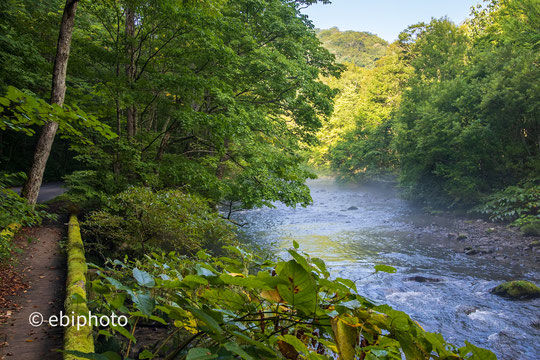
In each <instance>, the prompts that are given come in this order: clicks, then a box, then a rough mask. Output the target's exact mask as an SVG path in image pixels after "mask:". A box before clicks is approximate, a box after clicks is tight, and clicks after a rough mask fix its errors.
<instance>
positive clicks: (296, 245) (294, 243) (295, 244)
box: [292, 240, 300, 249]
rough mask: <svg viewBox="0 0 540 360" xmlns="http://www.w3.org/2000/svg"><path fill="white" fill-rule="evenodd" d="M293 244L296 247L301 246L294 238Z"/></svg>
mask: <svg viewBox="0 0 540 360" xmlns="http://www.w3.org/2000/svg"><path fill="white" fill-rule="evenodd" d="M292 244H293V247H294V248H295V249H298V248H299V247H300V245H298V242H297V241H296V240H293V242H292Z"/></svg>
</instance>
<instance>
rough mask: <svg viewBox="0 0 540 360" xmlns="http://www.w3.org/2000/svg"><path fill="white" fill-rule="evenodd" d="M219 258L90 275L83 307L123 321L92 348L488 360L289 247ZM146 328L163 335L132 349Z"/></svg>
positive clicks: (195, 354)
mask: <svg viewBox="0 0 540 360" xmlns="http://www.w3.org/2000/svg"><path fill="white" fill-rule="evenodd" d="M294 245H295V247H296V246H297V244H294ZM226 250H228V251H229V252H230V254H231V256H230V257H224V256H222V257H211V256H209V255H208V254H207V253H205V252H204V251H199V252H198V253H197V257H198V258H197V259H189V258H186V257H180V256H178V255H177V254H176V253H174V252H173V253H169V254H166V255H158V254H152V256H148V257H146V258H145V259H141V260H137V261H127V259H126V260H125V261H118V260H115V261H110V262H109V263H108V266H107V267H104V268H99V267H98V268H97V275H98V278H97V279H95V280H93V281H92V282H91V284H90V291H91V292H93V295H92V296H91V298H92V299H93V300H92V301H91V302H90V306H91V308H93V310H94V312H99V313H102V314H109V315H110V314H112V313H115V314H116V315H117V316H120V314H122V315H125V316H127V317H128V318H129V326H128V327H126V328H121V327H113V328H111V327H109V328H100V329H98V330H97V332H98V342H103V343H106V342H108V340H106V339H109V340H110V339H112V338H114V337H115V336H117V337H118V336H119V337H120V338H121V339H123V341H122V345H121V346H120V349H117V354H118V355H116V356H117V358H120V357H119V356H120V355H122V356H123V357H124V358H130V357H132V356H133V353H138V358H139V359H154V358H162V359H190V360H193V359H214V358H227V359H283V358H286V359H334V358H336V356H339V358H340V359H344V360H352V359H355V358H361V359H402V354H405V356H406V357H407V358H408V359H428V358H436V359H482V360H486V359H495V356H494V355H493V354H492V353H491V352H490V351H488V350H484V349H480V348H477V347H475V346H474V345H471V344H469V343H466V345H465V346H464V347H461V348H457V347H455V346H453V345H451V344H448V343H447V342H446V341H444V339H443V338H442V336H441V335H440V334H435V333H430V332H427V331H424V330H423V329H422V327H421V326H420V325H418V324H417V323H416V322H415V321H413V320H412V319H411V318H410V317H409V316H407V315H406V314H405V313H403V312H400V311H396V310H393V309H392V308H391V307H390V306H387V305H376V304H374V303H372V302H371V301H369V300H368V299H366V298H365V297H363V296H361V295H359V294H358V290H359V289H357V287H356V285H355V283H354V282H353V281H351V280H347V279H342V278H335V279H332V278H330V273H329V271H328V269H327V268H326V265H325V263H324V262H323V261H322V260H321V259H318V258H310V257H308V256H306V255H305V254H302V253H300V252H298V250H297V249H296V248H294V249H289V254H290V256H291V259H290V260H288V261H285V260H281V261H277V262H273V261H261V260H260V258H258V257H257V256H255V255H253V254H251V253H248V252H245V251H243V250H242V249H239V248H236V247H227V248H226ZM377 270H378V271H389V272H393V271H395V269H393V268H391V267H385V266H379V267H378V268H377ZM148 326H166V327H167V332H166V333H162V338H161V339H159V341H158V342H157V344H156V345H155V346H142V345H143V344H141V342H144V339H143V338H141V337H139V335H138V329H139V328H141V327H148ZM134 347H137V351H134ZM104 350H105V349H104ZM109 351H110V349H109ZM108 354H109V355H108V357H107V358H108V359H109V358H110V359H112V358H114V357H113V355H111V353H110V352H109V353H108ZM78 355H79V356H81V357H82V358H86V359H92V358H94V357H95V356H96V355H93V354H81V353H78ZM104 358H105V357H104Z"/></svg>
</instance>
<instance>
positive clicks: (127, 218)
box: [83, 188, 234, 258]
mask: <svg viewBox="0 0 540 360" xmlns="http://www.w3.org/2000/svg"><path fill="white" fill-rule="evenodd" d="M83 229H84V231H83V234H84V235H85V238H86V239H88V240H90V239H94V240H95V244H94V246H96V247H94V250H97V251H98V253H99V254H108V256H111V254H113V253H115V252H116V254H117V256H118V257H119V258H121V257H122V256H124V255H129V256H130V257H134V256H136V257H142V256H144V255H145V254H150V253H151V252H153V251H158V252H160V251H173V250H174V251H178V252H179V253H181V254H194V253H195V252H196V251H197V250H199V249H201V248H205V249H209V250H212V249H214V250H219V249H220V248H221V246H223V245H224V244H227V243H228V242H231V241H232V239H233V237H234V236H233V231H232V229H231V227H230V226H228V224H226V223H225V221H223V219H221V218H220V217H219V216H218V214H217V213H216V212H214V211H212V210H211V209H210V207H209V206H208V204H207V202H206V201H205V200H204V199H202V198H200V197H198V196H196V195H189V194H185V193H183V192H181V191H180V190H162V191H158V192H153V191H152V190H151V189H148V188H130V189H128V190H126V191H124V192H122V193H120V194H118V195H116V196H114V197H112V198H110V199H109V200H107V201H106V205H105V206H103V207H102V209H101V210H99V211H94V212H92V213H90V214H89V215H88V217H87V219H86V221H85V222H84V223H83ZM90 245H91V243H90V242H88V244H87V247H89V246H90Z"/></svg>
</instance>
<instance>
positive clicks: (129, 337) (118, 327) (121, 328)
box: [111, 325, 137, 343]
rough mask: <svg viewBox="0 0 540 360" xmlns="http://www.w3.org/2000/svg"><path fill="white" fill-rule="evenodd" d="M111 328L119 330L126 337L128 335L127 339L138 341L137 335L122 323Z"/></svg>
mask: <svg viewBox="0 0 540 360" xmlns="http://www.w3.org/2000/svg"><path fill="white" fill-rule="evenodd" d="M111 329H113V330H115V331H117V332H119V333H120V334H122V335H123V336H124V337H126V338H127V339H129V340H131V341H133V342H134V343H136V342H137V339H135V337H134V336H133V335H132V334H131V333H130V332H129V331H128V330H127V329H126V328H124V327H122V326H120V325H111Z"/></svg>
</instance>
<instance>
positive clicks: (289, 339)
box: [278, 335, 309, 355]
mask: <svg viewBox="0 0 540 360" xmlns="http://www.w3.org/2000/svg"><path fill="white" fill-rule="evenodd" d="M278 339H279V340H282V341H285V342H286V343H287V344H289V345H292V347H293V348H294V349H295V350H296V351H298V352H299V353H303V354H304V355H307V354H309V350H308V348H307V346H306V344H304V343H303V342H302V341H301V340H300V339H298V338H297V337H296V336H293V335H283V336H280V337H278Z"/></svg>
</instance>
